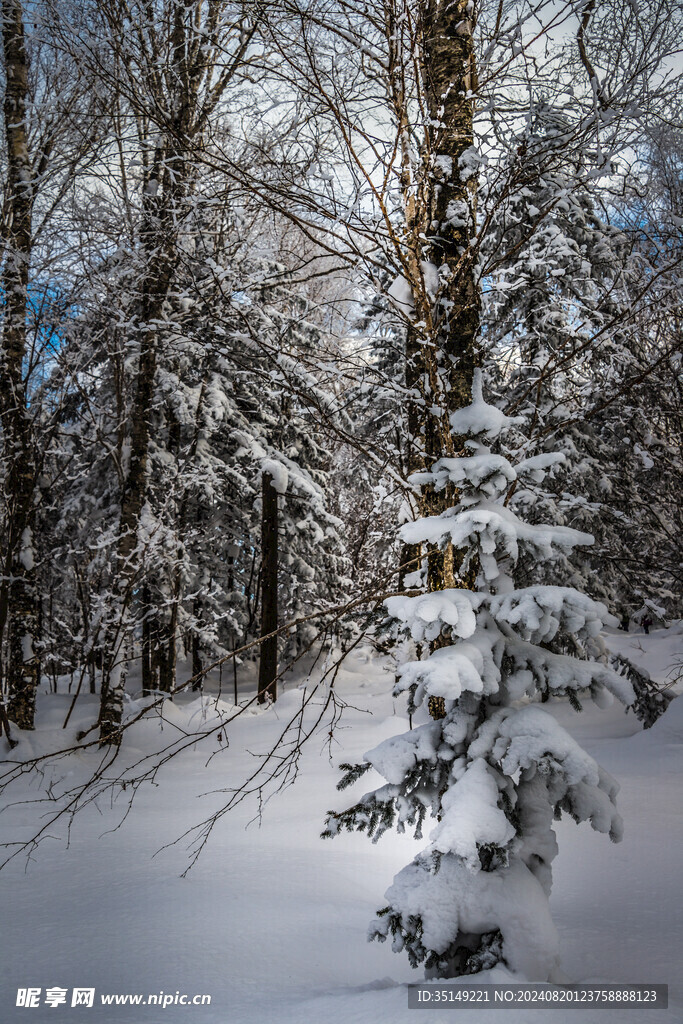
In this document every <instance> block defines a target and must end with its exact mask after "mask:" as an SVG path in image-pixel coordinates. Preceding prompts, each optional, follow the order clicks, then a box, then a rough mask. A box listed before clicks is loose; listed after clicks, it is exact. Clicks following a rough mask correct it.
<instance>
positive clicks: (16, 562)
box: [0, 0, 38, 729]
mask: <svg viewBox="0 0 683 1024" xmlns="http://www.w3.org/2000/svg"><path fill="white" fill-rule="evenodd" d="M2 42H3V53H4V62H5V73H6V87H5V99H4V118H5V136H6V142H7V182H6V190H5V204H4V209H3V215H2V243H3V254H2V258H3V262H2V292H3V296H2V300H3V304H4V309H3V316H2V351H1V353H0V418H1V421H2V433H3V449H4V451H3V454H4V458H5V463H6V470H5V495H4V497H5V502H6V515H7V523H8V529H7V535H6V538H5V543H6V547H5V551H4V552H3V554H4V558H3V569H4V572H3V582H2V587H1V589H0V638H2V635H3V633H4V629H5V625H6V624H7V626H8V637H7V689H8V693H9V708H8V711H9V717H10V718H11V719H12V720H13V721H14V722H16V723H17V725H18V726H19V727H20V728H22V729H32V728H33V726H34V716H35V701H36V689H37V684H38V659H37V657H36V651H35V644H36V640H37V629H38V602H37V594H36V578H35V566H34V558H35V556H34V547H33V538H34V531H35V505H34V491H35V484H36V451H35V445H34V439H33V430H32V424H31V418H30V415H29V409H28V400H27V386H26V380H25V378H24V360H25V356H26V341H27V339H26V314H27V300H28V282H29V265H30V259H31V243H32V232H31V220H32V212H33V198H34V188H33V173H32V167H31V162H30V158H29V151H28V131H27V125H26V102H27V95H28V60H27V54H26V45H25V39H24V23H23V15H22V8H21V4H20V3H19V2H18V0H3V3H2Z"/></svg>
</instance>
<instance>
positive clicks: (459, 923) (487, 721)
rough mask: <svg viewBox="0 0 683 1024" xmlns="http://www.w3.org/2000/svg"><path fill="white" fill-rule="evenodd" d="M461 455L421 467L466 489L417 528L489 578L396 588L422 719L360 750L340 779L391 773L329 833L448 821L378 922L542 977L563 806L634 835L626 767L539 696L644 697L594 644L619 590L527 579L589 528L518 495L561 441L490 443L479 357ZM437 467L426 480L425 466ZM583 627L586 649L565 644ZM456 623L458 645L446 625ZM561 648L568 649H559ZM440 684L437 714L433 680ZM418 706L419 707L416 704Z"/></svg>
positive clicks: (549, 946)
mask: <svg viewBox="0 0 683 1024" xmlns="http://www.w3.org/2000/svg"><path fill="white" fill-rule="evenodd" d="M451 425H452V429H453V432H454V434H455V435H457V436H460V437H463V438H465V439H466V441H465V450H467V451H468V453H469V454H467V455H466V456H464V457H459V458H442V459H439V460H438V461H437V462H436V463H435V464H434V465H433V467H432V469H431V472H430V473H429V474H418V475H417V476H418V479H416V480H415V482H416V484H420V485H422V486H424V485H425V483H426V482H431V483H432V484H433V486H434V488H435V489H436V490H437V491H438V490H440V489H443V488H444V487H446V486H447V485H448V484H450V485H452V486H453V487H455V488H456V489H457V493H458V495H459V502H458V504H457V505H456V506H455V507H453V508H449V509H446V510H445V511H444V512H442V513H441V514H440V515H438V516H433V517H429V518H423V519H420V520H418V521H416V522H413V523H408V524H406V525H405V526H403V527H402V529H401V535H402V538H403V540H404V541H406V542H409V543H418V542H419V543H427V544H438V545H441V546H443V545H444V544H446V543H451V544H453V546H454V547H455V548H456V549H458V550H460V551H463V553H464V563H463V571H466V570H467V569H468V568H469V569H472V570H474V571H476V587H475V589H474V590H472V591H469V590H465V589H446V590H442V591H440V592H433V593H427V594H421V595H419V596H417V597H408V596H397V597H392V598H389V599H388V600H387V602H386V604H387V610H388V612H389V614H390V615H392V616H393V617H394V618H395V619H397V620H398V622H399V623H400V626H401V628H403V629H405V630H408V631H409V632H410V633H411V634H412V637H413V639H414V640H415V641H419V642H423V641H427V642H429V644H430V647H431V652H430V653H429V655H428V656H427V657H426V658H425V660H420V661H413V662H409V663H407V664H405V665H404V666H403V667H402V668H401V669H400V672H399V679H398V682H397V685H396V688H395V693H396V694H397V695H398V694H400V693H407V694H408V699H409V706H410V707H411V709H412V711H413V714H414V715H415V718H416V720H417V721H418V723H419V724H418V725H417V726H416V727H415V728H413V729H411V730H410V731H409V732H407V733H404V734H402V735H399V736H395V737H391V738H389V739H388V740H385V741H384V742H383V743H381V744H380V745H379V746H378V747H376V748H375V749H374V750H372V751H370V752H369V753H368V754H366V755H365V763H364V764H362V765H355V766H351V765H347V766H345V767H346V769H347V772H346V775H345V777H344V778H343V779H342V781H341V783H340V788H344V787H346V786H347V785H349V784H350V783H352V782H355V781H356V780H357V779H358V778H359V777H360V776H361V775H362V774H364V772H365V771H367V770H369V769H370V768H374V769H375V770H376V771H377V772H379V774H380V775H382V776H383V777H384V779H385V780H386V783H385V784H384V785H382V786H380V787H379V788H377V789H375V790H373V791H372V792H369V793H367V794H366V795H365V796H363V797H362V798H361V799H360V800H359V801H358V802H357V803H355V804H354V805H353V806H352V807H350V808H348V809H347V810H345V811H342V812H340V813H334V812H330V816H329V817H328V821H327V828H326V831H325V832H324V833H323V835H325V836H332V835H335V834H337V833H338V832H339V831H340V830H342V829H344V828H345V829H348V830H360V831H367V832H368V834H369V835H370V836H372V838H373V840H377V839H378V838H379V837H380V836H381V835H382V834H383V833H384V832H386V831H387V829H389V828H391V827H393V826H396V827H397V828H398V830H399V831H403V830H404V829H405V827H406V825H409V826H412V827H414V830H415V836H416V838H421V836H422V829H423V824H424V821H425V819H426V818H427V816H428V815H429V816H431V817H432V818H434V819H435V821H436V825H435V827H434V828H433V830H432V832H431V835H430V844H429V846H428V847H427V848H426V849H425V850H424V851H423V852H421V853H420V854H419V855H418V856H417V857H416V858H415V859H414V860H413V862H412V863H411V864H409V865H408V866H407V867H405V868H404V869H403V870H402V871H400V872H399V874H398V875H397V876H396V878H395V879H394V883H393V885H392V886H391V887H390V889H389V890H388V892H387V894H386V896H387V905H386V906H385V907H383V908H382V909H381V910H379V911H378V917H379V920H378V921H377V922H376V923H374V924H373V925H372V926H371V930H370V938H376V939H379V940H380V941H383V940H384V939H386V938H387V936H389V935H391V936H392V939H393V948H394V950H396V951H397V952H398V951H401V950H405V951H406V952H407V954H408V957H409V959H410V962H411V964H412V965H413V966H415V967H416V966H417V965H418V964H420V963H422V962H425V965H426V968H427V970H428V972H429V974H430V975H431V976H440V977H451V976H457V975H461V974H471V973H476V972H478V971H481V970H484V969H487V968H490V967H492V966H494V965H495V964H496V963H503V964H505V965H507V966H508V967H509V968H510V969H511V970H512V971H514V972H517V973H519V974H521V975H523V976H526V977H527V978H529V979H532V980H548V979H551V978H552V977H553V973H554V972H555V970H556V968H557V965H558V942H557V935H556V932H555V928H554V925H553V923H552V920H551V917H550V913H549V906H548V896H549V893H550V887H551V865H552V861H553V858H554V857H555V855H556V853H557V843H556V838H555V833H554V832H553V830H552V827H551V826H552V821H553V818H554V817H555V818H559V817H560V816H561V814H562V813H567V814H569V815H570V816H571V817H573V818H574V819H575V820H576V821H577V822H581V821H586V820H588V821H590V823H591V825H592V827H593V828H594V829H596V830H597V831H599V832H605V833H608V834H609V835H610V838H611V839H612V840H614V841H618V840H619V838H620V837H621V827H622V826H621V819H620V817H619V815H618V814H617V811H616V807H615V797H616V793H617V790H618V786H617V784H616V782H615V781H614V780H613V779H612V778H611V777H610V776H609V775H608V774H607V773H606V772H605V771H603V769H602V768H600V767H599V765H597V764H596V763H595V761H594V760H593V759H592V758H591V757H590V756H589V755H588V754H587V753H586V752H585V751H584V750H582V748H581V747H580V746H579V745H578V744H577V743H576V742H575V740H574V739H572V737H571V736H570V735H569V734H568V733H567V732H566V731H565V730H564V729H563V728H561V727H560V726H559V725H558V723H557V722H556V720H555V719H554V718H553V716H552V715H551V714H549V713H548V712H547V711H546V710H544V709H542V708H541V707H539V706H538V703H537V700H538V698H539V697H541V696H543V695H544V694H547V693H552V694H554V695H556V696H558V697H566V698H567V699H568V700H569V701H570V702H571V704H572V705H573V706H574V707H575V708H576V709H577V710H578V709H579V708H580V703H579V697H580V696H583V695H584V694H590V696H591V697H592V698H593V700H594V701H595V702H596V703H598V704H599V705H602V704H603V703H604V702H605V700H610V699H611V696H610V694H614V695H615V696H616V697H618V698H619V699H620V700H621V701H623V702H624V703H625V704H627V705H628V704H631V703H632V702H633V699H634V694H633V690H632V688H631V686H630V684H629V683H628V681H627V680H626V679H624V678H623V677H622V676H620V675H618V674H617V673H616V672H614V671H612V670H611V669H610V668H609V667H607V666H606V665H605V664H603V663H601V662H595V661H591V660H589V657H588V655H587V648H589V647H590V640H591V639H592V638H593V637H595V636H596V635H597V633H598V632H599V631H600V629H601V627H602V625H603V623H605V622H608V621H610V616H609V614H608V612H607V609H606V607H605V606H604V605H603V604H600V603H598V602H596V601H593V600H592V599H590V598H588V597H586V596H584V595H582V594H581V593H579V592H578V591H576V590H574V589H571V588H565V587H558V586H543V585H537V586H531V587H524V588H519V589H518V588H517V587H516V586H515V571H516V569H517V568H518V567H519V566H521V565H522V564H523V562H524V560H525V559H528V558H531V559H535V560H543V561H552V560H553V559H554V558H555V557H557V556H558V555H561V554H562V553H566V552H568V551H570V550H571V549H572V548H574V547H576V546H582V545H589V544H590V543H591V542H592V538H591V537H590V536H589V535H587V534H583V533H580V532H578V531H576V530H572V529H569V528H567V527H562V526H544V525H534V526H532V525H529V524H528V523H526V522H524V521H523V520H522V519H520V518H518V517H517V516H516V515H515V514H514V513H513V512H512V511H511V510H510V508H509V507H508V506H507V504H506V496H507V494H508V491H509V489H510V486H511V485H512V484H513V483H514V482H515V481H516V480H521V481H523V480H524V479H525V477H530V476H531V477H536V478H538V476H539V474H542V473H544V472H548V471H552V468H553V466H555V465H557V464H558V463H559V462H561V461H562V459H563V456H562V455H561V454H552V453H546V454H543V455H540V456H536V457H532V458H530V459H527V460H525V461H522V462H519V463H518V464H517V465H515V466H513V465H511V463H510V462H509V461H508V460H507V459H506V458H505V457H503V456H502V455H500V454H495V453H494V452H492V450H491V447H490V446H489V445H490V444H491V443H492V442H493V441H494V440H495V439H496V438H498V437H499V435H500V434H501V433H502V432H504V431H505V429H506V428H507V427H509V426H510V425H511V421H510V419H509V418H507V417H506V416H504V415H503V413H502V412H501V411H500V410H499V409H498V408H495V407H493V406H491V405H488V404H487V403H486V402H485V401H484V400H483V397H482V392H481V371H477V372H476V374H475V380H474V385H473V395H472V402H471V404H470V405H469V406H467V407H465V408H463V409H460V410H457V411H456V412H455V413H453V414H452V415H451ZM426 477H429V481H427V480H426ZM566 635H571V636H573V637H574V638H575V640H576V644H577V656H575V657H572V656H569V655H567V654H565V653H560V652H559V651H560V650H562V648H563V647H564V644H563V643H562V638H563V636H566ZM443 637H446V638H447V646H443V645H441V646H439V644H438V641H439V640H440V639H442V638H443ZM558 648H559V650H558ZM433 697H437V698H441V699H442V701H443V704H439V702H436V703H435V704H432V705H431V708H432V710H434V709H435V708H438V707H439V706H440V707H441V708H443V709H444V710H445V713H444V712H443V711H441V712H437V713H440V715H441V717H439V718H437V719H436V720H429V719H428V716H427V714H426V708H427V707H428V706H429V701H430V698H433ZM420 718H422V721H420Z"/></svg>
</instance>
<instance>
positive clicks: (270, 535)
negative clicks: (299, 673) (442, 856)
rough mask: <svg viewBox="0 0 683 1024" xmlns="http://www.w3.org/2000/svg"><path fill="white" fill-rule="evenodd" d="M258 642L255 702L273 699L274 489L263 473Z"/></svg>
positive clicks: (275, 492) (275, 627) (274, 665)
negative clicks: (258, 656)
mask: <svg viewBox="0 0 683 1024" xmlns="http://www.w3.org/2000/svg"><path fill="white" fill-rule="evenodd" d="M261 500H262V509H261V636H262V637H265V638H266V639H264V640H263V642H262V643H261V647H260V651H261V656H260V660H259V675H258V702H259V704H263V703H265V701H266V700H267V699H270V700H276V699H277V636H269V634H271V633H274V632H275V631H276V630H277V618H278V608H277V558H278V550H277V539H278V538H277V530H278V514H277V491H276V490H275V488H274V487H273V478H272V477H271V476H270V474H269V473H265V472H264V473H263V477H262V486H261Z"/></svg>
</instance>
